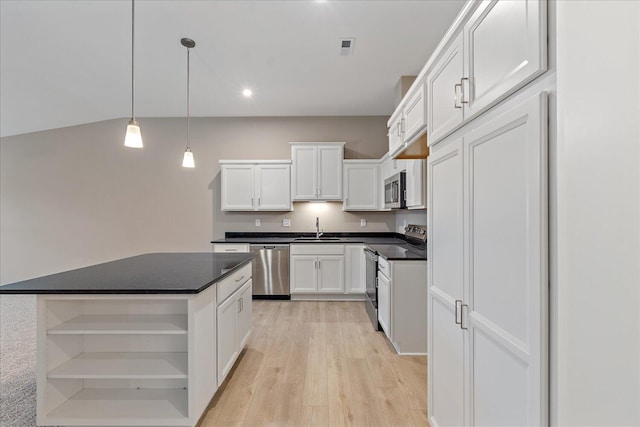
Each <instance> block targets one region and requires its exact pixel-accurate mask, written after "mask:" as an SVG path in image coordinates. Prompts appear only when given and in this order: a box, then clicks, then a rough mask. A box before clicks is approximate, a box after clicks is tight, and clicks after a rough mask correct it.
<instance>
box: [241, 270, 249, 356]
mask: <svg viewBox="0 0 640 427" xmlns="http://www.w3.org/2000/svg"><path fill="white" fill-rule="evenodd" d="M251 286H252V282H251V279H249V280H248V281H247V283H245V284H244V285H243V286H242V288H240V291H239V293H238V301H239V302H240V304H239V305H240V311H239V312H238V352H240V351H242V348H243V347H244V346H245V345H246V344H247V341H248V340H249V335H251V319H252V314H251V308H252V305H251V303H252V295H251V290H252V287H251Z"/></svg>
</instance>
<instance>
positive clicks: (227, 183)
mask: <svg viewBox="0 0 640 427" xmlns="http://www.w3.org/2000/svg"><path fill="white" fill-rule="evenodd" d="M221 175H222V176H221V185H222V191H221V195H220V198H221V200H220V205H221V209H222V210H223V211H252V210H254V206H255V205H254V195H253V194H254V187H253V186H254V166H253V165H222V171H221Z"/></svg>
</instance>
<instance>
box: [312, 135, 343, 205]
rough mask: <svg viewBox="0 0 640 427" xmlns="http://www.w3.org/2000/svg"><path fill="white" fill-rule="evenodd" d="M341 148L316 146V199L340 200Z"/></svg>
mask: <svg viewBox="0 0 640 427" xmlns="http://www.w3.org/2000/svg"><path fill="white" fill-rule="evenodd" d="M343 158H344V151H343V148H342V146H334V145H319V146H318V173H319V175H318V199H322V200H341V199H342V160H343Z"/></svg>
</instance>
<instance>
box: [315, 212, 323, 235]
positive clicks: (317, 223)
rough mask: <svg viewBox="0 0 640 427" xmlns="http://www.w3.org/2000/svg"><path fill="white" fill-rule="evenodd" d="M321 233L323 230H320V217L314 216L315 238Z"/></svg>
mask: <svg viewBox="0 0 640 427" xmlns="http://www.w3.org/2000/svg"><path fill="white" fill-rule="evenodd" d="M323 234H324V230H323V231H320V218H319V217H316V239H319V238H320V236H322V235H323Z"/></svg>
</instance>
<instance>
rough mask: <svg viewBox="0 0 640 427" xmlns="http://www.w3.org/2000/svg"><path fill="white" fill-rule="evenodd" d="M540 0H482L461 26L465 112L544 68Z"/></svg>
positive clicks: (542, 3) (543, 17) (507, 91)
mask: <svg viewBox="0 0 640 427" xmlns="http://www.w3.org/2000/svg"><path fill="white" fill-rule="evenodd" d="M546 5H547V2H546V1H539V0H521V1H511V0H485V1H483V2H482V4H481V5H480V6H479V7H478V9H477V10H476V11H475V12H474V14H473V15H472V16H471V18H470V19H469V21H468V22H467V24H466V25H465V27H464V30H463V33H464V37H465V40H464V45H465V52H466V53H465V77H468V79H469V80H468V81H466V82H465V88H464V89H465V97H467V98H468V103H467V104H465V107H464V108H465V118H466V119H468V118H469V117H471V116H473V115H475V114H476V113H478V112H480V111H481V110H483V109H485V108H486V107H488V106H490V105H492V104H494V103H496V102H498V101H499V100H500V99H503V98H505V97H506V96H508V95H509V94H511V93H513V92H514V91H515V90H516V89H518V88H519V87H522V86H524V85H525V84H526V83H527V82H529V81H531V80H533V79H534V78H535V77H536V76H538V75H540V74H541V73H543V72H544V70H546V68H547V49H546V46H547V32H546V22H547V19H546V14H547V13H546Z"/></svg>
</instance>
